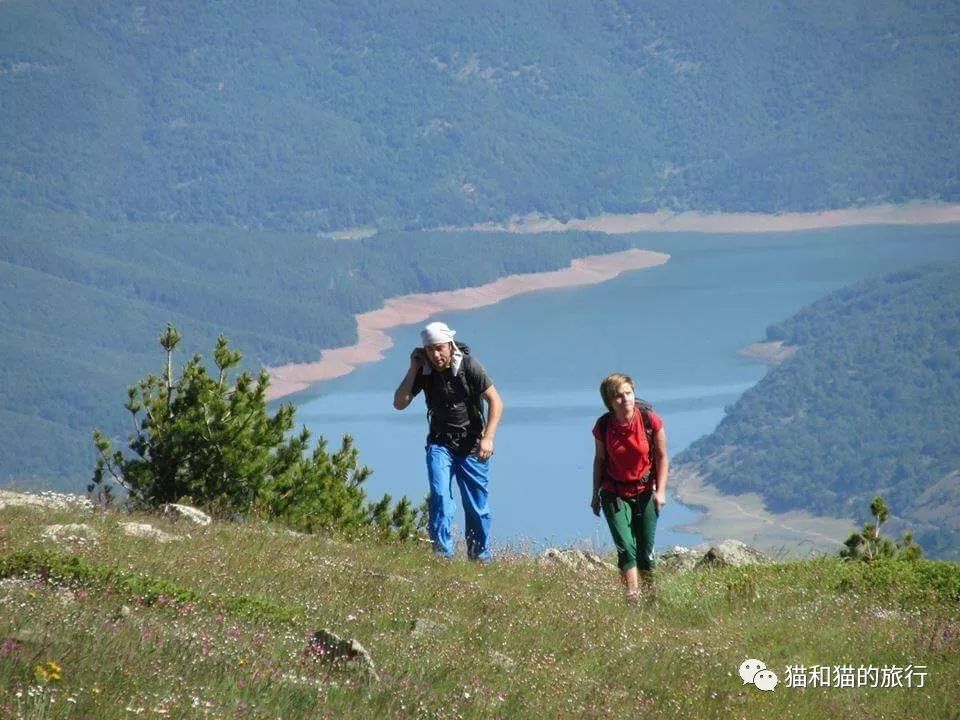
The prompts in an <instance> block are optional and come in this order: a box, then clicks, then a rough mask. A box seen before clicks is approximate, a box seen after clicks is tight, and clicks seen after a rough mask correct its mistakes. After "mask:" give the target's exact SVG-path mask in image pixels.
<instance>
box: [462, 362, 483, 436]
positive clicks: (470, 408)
mask: <svg viewBox="0 0 960 720" xmlns="http://www.w3.org/2000/svg"><path fill="white" fill-rule="evenodd" d="M469 362H471V358H470V355H469V354H468V353H464V356H463V366H462V367H461V368H460V374H459V378H460V382H461V383H462V384H463V389H464V392H466V394H467V413H468V414H470V415H471V416H472V417H476V418H479V420H480V424H481V425H483V426H484V427H485V426H486V420H485V419H484V416H483V400H482V397H483V393H482V392H480V389H479V388H477V387H473V384H472V383H471V382H470V378H469V377H468V376H467V363H469Z"/></svg>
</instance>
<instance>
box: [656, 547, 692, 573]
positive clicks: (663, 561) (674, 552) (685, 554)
mask: <svg viewBox="0 0 960 720" xmlns="http://www.w3.org/2000/svg"><path fill="white" fill-rule="evenodd" d="M702 559H703V551H702V550H700V551H697V550H692V549H691V548H687V547H683V546H682V545H675V546H674V547H672V548H670V549H669V550H667V551H666V552H664V553H663V554H662V555H660V557H658V558H657V567H658V568H662V569H664V570H671V571H674V572H686V571H687V570H693V568H695V567H696V566H697V563H699V562H700V561H701V560H702Z"/></svg>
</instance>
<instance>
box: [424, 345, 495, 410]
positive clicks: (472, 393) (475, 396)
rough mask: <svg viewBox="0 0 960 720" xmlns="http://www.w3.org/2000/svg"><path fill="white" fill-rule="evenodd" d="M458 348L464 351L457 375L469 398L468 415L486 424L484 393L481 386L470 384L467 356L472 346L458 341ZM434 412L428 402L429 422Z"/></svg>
mask: <svg viewBox="0 0 960 720" xmlns="http://www.w3.org/2000/svg"><path fill="white" fill-rule="evenodd" d="M457 348H459V350H460V352H462V353H463V362H462V363H461V365H460V372H459V373H457V375H456V376H455V377H456V378H457V379H458V380H459V381H460V384H461V385H462V386H463V391H464V393H465V394H466V398H467V415H468V416H469V417H470V418H471V419H478V420H479V421H480V425H481V426H486V419H485V418H484V413H483V393H482V392H480V389H479V388H475V387H472V386H471V385H470V380H469V379H468V378H467V368H466V364H467V357H469V355H470V346H469V345H464V344H463V343H459V342H458V343H457ZM432 416H433V413H432V411H431V410H430V404H429V403H427V422H428V423H430V422H431V421H432V420H433V417H432Z"/></svg>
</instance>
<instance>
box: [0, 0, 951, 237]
mask: <svg viewBox="0 0 960 720" xmlns="http://www.w3.org/2000/svg"><path fill="white" fill-rule="evenodd" d="M958 38H960V5H958V4H957V3H956V2H952V1H949V0H947V1H940V2H937V1H935V0H931V1H930V2H923V3H915V2H904V1H903V0H848V1H847V2H842V3H836V2H830V1H828V0H816V1H809V2H802V3H799V2H791V1H789V0H780V1H775V2H769V1H766V0H764V1H763V2H761V1H760V0H752V1H750V2H739V3H677V2H674V1H673V0H657V1H653V2H642V3H641V2H625V1H620V2H618V1H616V0H574V1H573V2H564V3H552V2H546V1H545V0H536V1H534V2H521V3H518V2H514V0H487V1H485V2H478V3H450V2H425V1H424V0H411V1H408V2H403V3H381V2H373V1H371V0H355V1H354V2H349V3H347V2H330V1H329V0H327V1H324V0H316V1H314V2H295V1H294V0H278V1H277V2H272V3H266V4H264V3H262V2H255V1H253V0H238V1H237V2H230V3H212V2H188V1H185V0H158V1H156V2H150V3H129V2H121V1H119V0H104V1H103V2H97V3H90V2H84V1H82V0H57V1H56V2H53V1H52V0H31V1H29V2H27V1H26V0H9V1H7V2H3V3H0V108H2V113H3V122H2V123H0V147H2V148H3V152H2V153H0V195H2V196H6V197H8V198H16V199H20V200H24V201H26V202H28V203H30V204H32V205H36V206H38V207H41V208H46V209H51V210H64V211H76V212H79V213H81V214H85V215H90V216H94V217H97V218H101V219H113V220H116V219H123V220H133V221H157V222H165V223H171V222H186V223H214V224H218V225H220V224H236V225H244V226H249V227H273V228H283V229H288V230H296V231H308V232H313V231H316V230H329V229H334V230H336V229H339V228H342V227H351V226H361V225H363V226H375V227H381V228H384V227H387V228H421V227H436V226H438V225H443V224H456V225H462V224H468V223H470V222H474V221H486V220H503V219H505V218H506V217H508V216H510V215H511V214H513V213H527V212H532V211H536V212H541V213H545V214H551V215H556V216H560V217H567V216H584V215H590V214H596V213H598V212H600V211H603V210H606V211H616V212H636V211H640V210H655V209H658V208H693V209H697V210H714V209H723V210H763V211H778V210H803V209H806V210H816V209H822V208H829V207H839V206H848V205H853V204H860V203H875V202H878V201H897V200H903V199H912V198H923V199H934V198H941V199H950V200H956V199H960V175H958V166H957V161H956V158H957V157H958V156H960V132H958V128H960V72H958V61H957V59H958V50H960V39H958ZM14 239H15V240H22V238H20V237H19V236H17V237H15V238H14Z"/></svg>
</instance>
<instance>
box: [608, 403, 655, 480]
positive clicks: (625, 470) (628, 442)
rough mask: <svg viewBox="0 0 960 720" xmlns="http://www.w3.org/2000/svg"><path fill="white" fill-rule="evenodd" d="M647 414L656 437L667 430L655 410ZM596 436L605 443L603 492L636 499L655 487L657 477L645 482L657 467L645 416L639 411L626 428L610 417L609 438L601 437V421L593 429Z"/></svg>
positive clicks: (635, 412) (636, 411)
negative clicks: (651, 470) (653, 457)
mask: <svg viewBox="0 0 960 720" xmlns="http://www.w3.org/2000/svg"><path fill="white" fill-rule="evenodd" d="M647 414H648V415H649V417H650V426H651V427H652V429H653V434H654V435H656V434H657V433H658V432H660V430H661V429H662V428H663V420H661V419H660V416H659V415H657V414H656V413H655V412H653V411H652V410H651V411H649V412H648V413H647ZM593 436H594V437H595V438H596V439H597V440H602V441H603V447H604V451H605V454H606V461H605V462H604V468H603V469H604V472H603V477H602V478H601V480H600V488H601V489H603V490H606V491H608V492H611V493H614V494H616V495H620V496H621V497H635V496H637V495H641V494H643V493H645V492H647V491H648V490H650V489H651V488H652V487H654V485H655V483H656V478H654V477H649V478H647V479H646V481H645V482H641V480H643V479H644V476H645V475H646V474H647V473H648V472H650V468H651V466H652V464H653V463H652V462H651V459H650V444H649V443H648V442H647V433H646V430H645V429H644V426H643V413H642V412H640V411H639V410H635V411H634V413H633V419H632V420H631V421H630V422H628V423H627V424H626V425H621V424H620V423H619V422H617V419H616V418H615V417H614V416H613V415H610V416H609V417H608V419H607V432H606V437H605V438H601V437H600V421H599V420H597V423H596V425H594V426H593Z"/></svg>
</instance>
